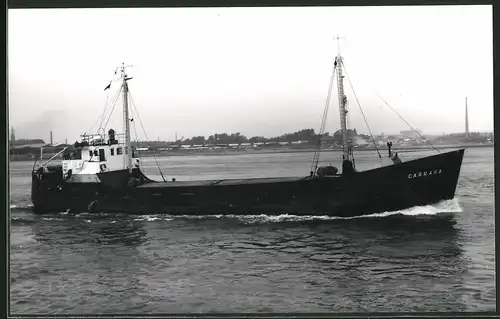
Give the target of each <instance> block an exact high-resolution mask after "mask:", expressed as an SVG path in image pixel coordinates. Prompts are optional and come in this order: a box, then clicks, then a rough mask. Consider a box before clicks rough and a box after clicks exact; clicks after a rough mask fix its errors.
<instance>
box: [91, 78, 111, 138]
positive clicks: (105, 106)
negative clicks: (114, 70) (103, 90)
mask: <svg viewBox="0 0 500 319" xmlns="http://www.w3.org/2000/svg"><path fill="white" fill-rule="evenodd" d="M112 82H113V80H111V82H110V84H111V83H112ZM110 92H111V90H108V92H107V94H106V101H105V103H104V111H103V112H102V114H101V116H100V117H98V118H97V120H96V121H95V123H94V125H92V128H91V129H90V132H92V131H93V130H94V127H95V126H96V125H97V123H98V122H99V119H101V124H100V125H102V118H103V117H104V115H105V114H106V110H107V109H108V106H109V104H108V101H109V93H110Z"/></svg>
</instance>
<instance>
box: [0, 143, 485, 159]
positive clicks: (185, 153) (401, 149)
mask: <svg viewBox="0 0 500 319" xmlns="http://www.w3.org/2000/svg"><path fill="white" fill-rule="evenodd" d="M434 147H435V148H436V149H449V148H476V147H494V144H493V143H491V144H455V145H453V144H450V145H434ZM315 150H316V149H315V148H274V149H259V150H254V149H249V150H236V149H234V150H233V149H229V150H222V151H215V152H214V151H206V150H202V151H194V150H182V151H167V152H161V153H160V152H149V151H147V152H138V155H139V157H141V158H146V157H153V156H157V157H169V156H225V155H246V154H277V153H301V152H314V151H315ZM376 150H377V149H376V148H374V147H364V148H355V149H354V152H355V153H356V152H367V151H376ZM378 150H379V151H381V152H387V148H386V147H385V146H384V147H380V148H379V149H378ZM422 150H433V148H432V147H430V146H427V145H425V146H424V145H422V146H407V147H394V151H396V152H400V153H404V152H406V153H408V152H418V151H422ZM340 151H341V149H338V148H337V149H322V150H321V152H340ZM53 155H54V154H46V156H47V157H46V158H45V156H44V160H48V159H49V158H50V157H51V156H53ZM33 156H34V155H33V154H26V155H11V156H10V161H11V162H33V161H34V158H33Z"/></svg>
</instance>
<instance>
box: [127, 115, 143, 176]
mask: <svg viewBox="0 0 500 319" xmlns="http://www.w3.org/2000/svg"><path fill="white" fill-rule="evenodd" d="M130 115H131V120H130V121H131V122H132V125H133V126H134V134H135V145H136V151H137V157H138V158H141V151H139V150H137V148H138V147H137V145H138V144H139V142H138V140H139V134H137V127H136V126H135V121H134V112H133V110H132V109H130ZM141 165H142V161H139V168H140V166H141ZM143 168H144V166H143Z"/></svg>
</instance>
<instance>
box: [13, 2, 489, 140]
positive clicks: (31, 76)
mask: <svg viewBox="0 0 500 319" xmlns="http://www.w3.org/2000/svg"><path fill="white" fill-rule="evenodd" d="M8 13H9V16H8V71H9V107H10V125H11V126H14V127H15V129H16V135H17V137H18V138H23V137H25V138H43V139H45V140H47V141H48V140H49V131H50V130H53V131H54V139H55V141H56V142H64V139H65V138H68V141H69V142H74V141H75V140H76V139H77V138H78V136H79V135H80V134H81V133H84V132H89V130H90V129H91V127H92V125H93V124H94V123H95V122H96V120H98V118H99V117H100V116H101V114H102V112H103V110H104V105H105V102H106V97H107V95H108V94H109V99H111V97H112V96H113V95H114V94H115V92H116V90H118V85H116V84H115V85H114V86H113V87H112V89H111V90H110V91H106V92H104V91H103V89H104V87H105V86H106V85H107V84H108V83H109V81H110V80H111V79H112V78H113V72H114V69H115V67H116V66H119V65H120V64H121V63H122V62H125V63H126V64H133V65H134V67H133V68H131V69H130V70H129V71H128V72H129V75H130V76H133V77H134V79H133V80H131V81H130V84H129V86H130V91H131V94H132V97H133V99H134V101H135V103H136V106H137V109H138V111H139V115H140V117H141V118H142V121H143V123H144V125H145V129H146V132H147V134H148V137H149V138H150V139H157V138H158V137H159V138H160V139H162V140H173V139H174V136H175V132H177V133H178V137H179V138H180V137H181V136H185V137H191V136H195V135H204V136H208V135H210V134H213V133H215V132H219V133H221V132H229V133H234V132H241V133H242V134H245V135H246V136H248V137H250V136H254V135H263V136H266V137H269V136H276V135H281V134H283V133H286V132H294V131H296V130H299V129H303V128H314V129H316V131H318V130H319V127H320V124H321V116H322V112H323V109H324V105H325V100H326V95H327V91H328V84H329V80H330V74H331V71H332V67H333V59H334V56H335V55H336V54H337V43H336V41H335V40H334V36H335V35H336V34H340V35H343V36H345V37H346V38H345V40H342V41H341V53H342V55H343V56H344V59H345V65H346V68H347V73H348V77H349V79H350V80H351V81H352V84H353V86H354V91H355V92H356V94H357V96H358V98H359V99H360V103H361V106H362V108H363V111H364V112H365V115H366V117H367V120H368V122H369V124H370V126H371V129H372V131H373V132H376V133H380V132H384V133H386V134H387V133H395V132H399V131H400V130H406V129H408V126H407V125H406V124H405V123H404V122H403V121H402V120H400V119H399V118H398V117H397V115H395V114H394V113H393V112H392V111H391V110H390V109H389V108H387V107H386V106H384V104H383V103H382V102H381V101H380V99H379V98H378V97H377V95H376V93H377V92H378V93H379V94H380V95H381V96H382V97H384V98H385V99H386V100H387V101H388V103H389V104H390V105H391V106H392V107H394V108H395V109H396V110H397V111H398V113H400V114H401V115H402V116H403V117H404V118H405V119H406V120H407V121H408V122H409V123H410V124H411V125H412V126H413V127H415V128H420V129H421V130H422V131H423V132H424V133H442V132H446V133H451V132H463V131H464V127H465V124H464V123H465V111H464V108H465V97H466V96H467V97H468V101H469V126H470V130H471V131H493V48H492V44H493V36H492V35H493V32H492V9H491V6H441V7H440V6H429V7H423V6H421V7H416V6H412V7H409V6H408V7H309V8H206V9H205V8H203V9H198V8H185V9H184V8H165V9H61V10H47V9H45V10H9V12H8ZM345 80H346V81H345V88H346V93H347V95H348V98H349V99H350V112H349V126H350V127H352V128H357V130H358V131H359V132H367V129H366V125H365V123H364V121H363V118H362V116H361V113H360V111H359V108H358V106H357V103H356V100H355V99H354V96H353V94H352V90H351V87H350V85H349V82H348V81H347V78H346V79H345ZM333 93H334V94H336V89H334V91H333ZM338 114H339V113H338V104H337V98H336V96H332V103H331V107H330V113H329V118H328V122H327V127H326V130H327V131H329V132H332V131H334V130H336V129H338V128H339V115H338ZM135 119H136V120H135V122H136V127H137V130H138V132H139V138H140V139H144V134H143V133H142V130H141V128H140V125H139V121H138V119H137V117H135ZM110 126H111V127H113V128H115V129H117V130H119V131H121V130H122V123H121V104H117V106H116V108H115V111H114V113H113V116H112V119H111V121H110V122H109V125H108V128H109V127H110ZM132 133H134V130H133V126H132ZM133 135H134V134H133Z"/></svg>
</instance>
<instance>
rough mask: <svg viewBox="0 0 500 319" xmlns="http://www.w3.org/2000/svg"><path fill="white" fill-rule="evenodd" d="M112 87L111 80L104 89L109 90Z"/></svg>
mask: <svg viewBox="0 0 500 319" xmlns="http://www.w3.org/2000/svg"><path fill="white" fill-rule="evenodd" d="M110 87H111V82H109V84H108V86H106V87H105V88H104V91H106V90H107V89H109V88H110Z"/></svg>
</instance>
